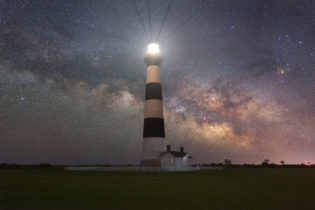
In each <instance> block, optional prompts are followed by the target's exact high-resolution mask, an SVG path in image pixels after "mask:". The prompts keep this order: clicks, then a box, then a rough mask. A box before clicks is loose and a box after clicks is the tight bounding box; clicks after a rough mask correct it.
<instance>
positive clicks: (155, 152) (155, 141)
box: [141, 43, 165, 167]
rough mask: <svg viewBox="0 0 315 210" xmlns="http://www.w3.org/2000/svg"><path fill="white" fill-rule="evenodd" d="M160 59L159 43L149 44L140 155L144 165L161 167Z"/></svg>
mask: <svg viewBox="0 0 315 210" xmlns="http://www.w3.org/2000/svg"><path fill="white" fill-rule="evenodd" d="M162 61H163V59H162V57H161V55H160V49H159V45H158V44H156V43H152V44H149V45H148V48H147V52H146V56H145V58H144V62H145V63H146V65H147V66H146V90H145V110H144V124H143V142H142V157H141V165H142V166H144V167H161V161H160V155H161V152H162V151H163V149H164V141H165V129H164V118H163V101H162V86H161V76H160V64H161V63H162Z"/></svg>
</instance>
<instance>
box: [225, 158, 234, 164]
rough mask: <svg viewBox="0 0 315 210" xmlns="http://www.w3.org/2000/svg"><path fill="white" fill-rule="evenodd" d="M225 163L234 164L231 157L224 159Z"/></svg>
mask: <svg viewBox="0 0 315 210" xmlns="http://www.w3.org/2000/svg"><path fill="white" fill-rule="evenodd" d="M224 164H225V165H232V160H230V159H225V160H224Z"/></svg>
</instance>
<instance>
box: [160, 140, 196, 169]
mask: <svg viewBox="0 0 315 210" xmlns="http://www.w3.org/2000/svg"><path fill="white" fill-rule="evenodd" d="M191 158H192V157H191V156H189V154H188V153H185V152H184V147H180V151H171V146H170V145H167V149H166V151H165V152H162V153H161V156H160V160H161V170H162V171H190V170H191V167H190V159H191Z"/></svg>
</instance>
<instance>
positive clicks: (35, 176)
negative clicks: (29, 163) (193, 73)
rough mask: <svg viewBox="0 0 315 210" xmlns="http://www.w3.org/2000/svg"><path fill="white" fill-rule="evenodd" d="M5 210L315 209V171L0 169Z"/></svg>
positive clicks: (1, 206) (0, 194)
mask: <svg viewBox="0 0 315 210" xmlns="http://www.w3.org/2000/svg"><path fill="white" fill-rule="evenodd" d="M0 209H1V210H2V209H4V210H5V209H197V210H201V209H286V210H288V209H299V210H300V209H315V169H310V168H309V169H308V168H299V169H288V168H287V169H281V168H278V169H271V168H270V169H245V168H239V169H225V170H223V171H208V172H183V173H138V172H126V173H122V172H91V171H90V172H88V171H87V172H75V171H63V170H60V169H16V170H0Z"/></svg>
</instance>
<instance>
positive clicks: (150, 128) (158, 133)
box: [143, 117, 165, 138]
mask: <svg viewBox="0 0 315 210" xmlns="http://www.w3.org/2000/svg"><path fill="white" fill-rule="evenodd" d="M148 137H162V138H165V131H164V119H163V118H153V117H152V118H146V119H144V126H143V138H148Z"/></svg>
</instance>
